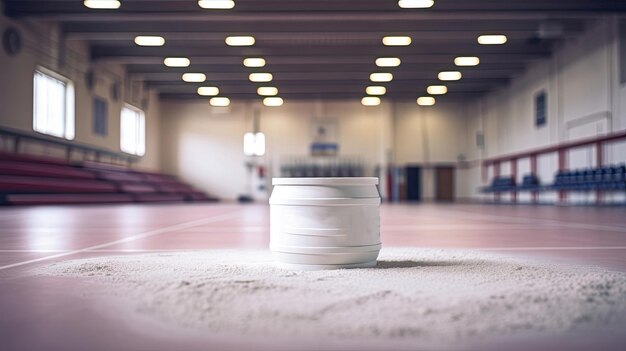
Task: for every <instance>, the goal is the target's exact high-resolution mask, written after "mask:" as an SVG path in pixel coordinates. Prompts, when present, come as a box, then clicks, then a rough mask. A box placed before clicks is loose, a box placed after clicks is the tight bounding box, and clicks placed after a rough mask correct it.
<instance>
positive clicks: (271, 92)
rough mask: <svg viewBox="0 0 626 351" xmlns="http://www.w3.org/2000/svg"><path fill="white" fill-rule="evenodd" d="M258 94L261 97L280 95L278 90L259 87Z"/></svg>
mask: <svg viewBox="0 0 626 351" xmlns="http://www.w3.org/2000/svg"><path fill="white" fill-rule="evenodd" d="M256 92H257V94H259V95H261V96H274V95H278V88H275V87H259V88H258V89H257V90H256Z"/></svg>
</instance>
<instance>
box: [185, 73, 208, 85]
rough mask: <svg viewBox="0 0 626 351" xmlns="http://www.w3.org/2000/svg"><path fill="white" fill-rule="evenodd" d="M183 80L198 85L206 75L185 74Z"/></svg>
mask: <svg viewBox="0 0 626 351" xmlns="http://www.w3.org/2000/svg"><path fill="white" fill-rule="evenodd" d="M183 80H184V81H185V82H189V83H200V82H204V81H205V80H206V75H205V74H204V73H185V74H183Z"/></svg>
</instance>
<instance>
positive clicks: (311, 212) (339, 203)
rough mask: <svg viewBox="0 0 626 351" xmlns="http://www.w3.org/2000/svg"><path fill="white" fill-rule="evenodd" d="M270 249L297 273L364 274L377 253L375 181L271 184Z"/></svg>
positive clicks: (308, 180)
mask: <svg viewBox="0 0 626 351" xmlns="http://www.w3.org/2000/svg"><path fill="white" fill-rule="evenodd" d="M272 184H273V185H274V190H273V191H272V196H271V197H270V227H271V234H270V249H271V250H272V255H273V257H274V260H275V261H276V262H277V263H278V265H279V266H281V267H284V268H288V269H295V270H314V269H337V268H362V267H373V266H375V265H376V258H377V257H378V253H379V252H380V247H381V243H380V215H379V207H380V195H379V193H378V189H377V188H376V185H377V184H378V178H366V177H359V178H274V179H272Z"/></svg>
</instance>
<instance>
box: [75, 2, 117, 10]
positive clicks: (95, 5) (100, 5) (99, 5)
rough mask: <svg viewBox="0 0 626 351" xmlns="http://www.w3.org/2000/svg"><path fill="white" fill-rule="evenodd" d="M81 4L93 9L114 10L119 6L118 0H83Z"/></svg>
mask: <svg viewBox="0 0 626 351" xmlns="http://www.w3.org/2000/svg"><path fill="white" fill-rule="evenodd" d="M83 5H85V7H88V8H90V9H95V10H115V9H119V8H120V6H121V4H120V2H119V0H85V1H83Z"/></svg>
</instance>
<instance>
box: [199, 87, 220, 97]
mask: <svg viewBox="0 0 626 351" xmlns="http://www.w3.org/2000/svg"><path fill="white" fill-rule="evenodd" d="M219 93H220V90H219V89H218V88H217V87H200V88H198V95H202V96H215V95H218V94H219Z"/></svg>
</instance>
